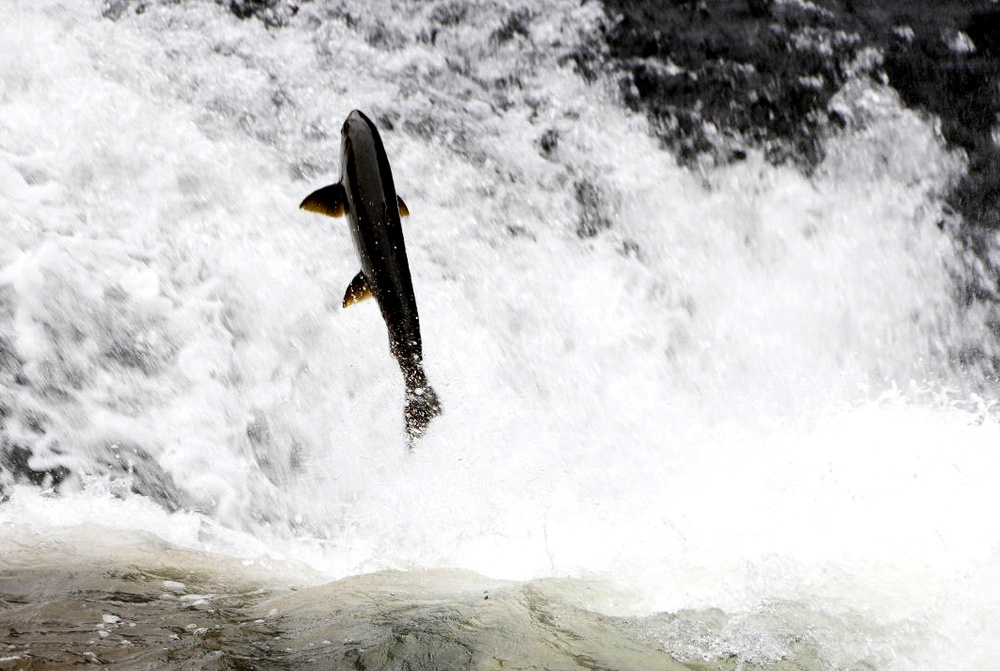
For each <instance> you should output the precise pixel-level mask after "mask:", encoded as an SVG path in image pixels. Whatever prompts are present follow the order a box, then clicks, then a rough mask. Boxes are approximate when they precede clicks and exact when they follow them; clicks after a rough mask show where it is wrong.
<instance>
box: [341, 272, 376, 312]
mask: <svg viewBox="0 0 1000 671" xmlns="http://www.w3.org/2000/svg"><path fill="white" fill-rule="evenodd" d="M371 297H372V288H371V287H370V286H368V280H366V279H365V272H364V271H363V270H362V271H360V272H358V274H357V275H355V276H354V279H353V280H351V283H350V284H348V285H347V291H346V292H345V293H344V307H345V308H347V307H350V306H352V305H354V304H355V303H360V302H361V301H363V300H365V299H366V298H371Z"/></svg>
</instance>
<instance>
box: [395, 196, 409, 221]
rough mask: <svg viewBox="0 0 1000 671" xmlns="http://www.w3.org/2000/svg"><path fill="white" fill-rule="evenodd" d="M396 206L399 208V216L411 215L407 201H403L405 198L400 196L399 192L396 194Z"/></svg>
mask: <svg viewBox="0 0 1000 671" xmlns="http://www.w3.org/2000/svg"><path fill="white" fill-rule="evenodd" d="M396 207H398V208H399V216H401V217H408V216H410V208H408V207H407V206H406V203H404V202H403V199H402V198H400V197H399V194H398V193H397V194H396Z"/></svg>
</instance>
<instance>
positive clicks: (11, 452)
mask: <svg viewBox="0 0 1000 671" xmlns="http://www.w3.org/2000/svg"><path fill="white" fill-rule="evenodd" d="M32 456H33V452H32V451H31V449H29V448H27V447H25V446H23V445H18V444H15V443H10V442H9V441H8V440H7V439H6V438H4V440H3V444H2V446H0V473H2V475H3V476H4V477H3V480H6V481H8V483H27V484H32V485H35V486H36V487H51V488H53V489H57V488H58V487H59V485H60V484H62V483H63V482H64V481H65V480H66V478H67V477H69V475H70V470H69V469H68V468H66V467H65V466H51V467H47V468H46V467H34V466H32V464H31V457H32ZM3 480H0V485H2V484H3ZM0 496H2V489H0Z"/></svg>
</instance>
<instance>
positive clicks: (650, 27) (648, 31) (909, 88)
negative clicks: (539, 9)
mask: <svg viewBox="0 0 1000 671" xmlns="http://www.w3.org/2000/svg"><path fill="white" fill-rule="evenodd" d="M604 10H605V14H606V16H607V17H608V22H607V26H606V28H605V35H604V38H605V39H606V42H607V45H608V48H607V52H606V54H605V53H601V52H600V50H598V49H594V48H592V47H591V46H585V47H582V48H581V49H579V50H578V52H577V53H576V54H574V56H573V58H572V60H574V61H575V63H576V64H577V68H578V70H579V71H580V72H581V74H582V75H583V76H585V77H589V76H590V75H589V74H588V73H593V72H596V71H599V70H601V69H602V68H603V70H604V71H607V70H609V69H610V70H611V71H612V72H617V73H619V75H620V76H621V78H622V92H623V98H624V100H625V101H626V103H627V104H628V105H629V106H630V107H631V108H632V109H634V110H636V111H639V112H642V113H644V114H645V115H647V116H648V117H649V119H650V120H651V122H652V125H653V127H654V129H655V132H656V133H657V135H658V137H659V138H660V140H661V141H662V142H663V143H664V145H666V146H667V147H669V148H671V149H672V150H673V151H674V152H675V153H676V154H677V156H678V158H679V160H680V161H681V162H682V163H688V164H694V163H697V162H700V161H704V160H705V157H706V156H707V157H711V159H714V160H715V161H716V162H721V163H725V162H730V161H734V160H740V159H742V158H743V157H745V155H746V151H747V150H748V149H751V148H753V149H757V150H762V151H763V152H764V155H765V156H766V157H767V159H768V160H769V161H771V162H772V163H776V164H778V163H792V164H794V165H797V166H798V167H799V168H800V169H802V170H803V171H804V172H806V173H807V174H808V173H809V172H811V171H812V169H813V168H815V166H816V165H818V163H819V162H820V161H822V159H823V139H824V137H825V136H826V135H828V134H830V133H831V132H835V131H836V130H838V129H839V128H841V127H843V126H844V125H845V123H846V120H845V119H844V118H843V117H842V116H841V115H840V114H839V113H838V112H837V111H836V110H835V109H831V108H830V102H831V98H832V96H833V95H834V94H835V93H836V92H837V91H838V89H840V87H841V86H842V85H843V84H844V83H845V81H846V80H847V78H848V77H851V76H856V75H857V74H861V75H862V76H864V75H865V74H867V75H868V76H870V77H872V78H874V79H876V80H877V81H879V82H887V83H888V84H889V85H890V86H892V87H893V88H894V89H895V90H896V91H898V92H899V95H900V98H901V100H902V101H903V102H904V104H906V105H907V106H909V107H910V108H913V109H916V110H919V111H923V112H926V113H929V114H932V115H934V116H936V117H937V118H938V119H940V122H941V132H942V135H943V137H944V139H945V140H946V141H947V142H948V144H949V145H950V146H951V147H954V148H956V149H960V150H962V151H963V152H965V154H966V156H967V157H968V171H967V174H966V175H965V176H964V177H963V178H962V180H961V181H960V182H959V183H958V184H957V185H956V186H955V187H954V188H953V190H952V191H951V193H950V194H948V195H947V201H948V204H949V205H950V207H951V208H953V209H954V211H955V212H956V213H957V214H959V215H961V217H960V221H961V223H960V225H959V226H957V227H955V230H954V233H955V235H956V239H957V240H958V241H959V243H960V244H961V245H963V246H965V248H966V249H968V250H970V251H971V252H972V254H973V257H974V259H975V260H974V261H972V263H973V265H976V264H980V265H982V267H984V268H986V269H988V273H987V275H988V276H987V277H986V278H983V277H982V276H981V275H980V274H979V273H977V272H972V271H970V272H968V273H965V279H963V280H961V282H964V283H965V284H964V286H959V288H958V290H959V292H960V294H961V295H960V298H963V299H964V300H966V301H968V302H970V303H971V302H976V301H982V302H986V303H988V304H989V305H990V306H991V307H990V309H991V310H993V311H994V312H995V313H997V318H996V324H997V325H996V327H995V329H994V330H995V331H996V332H997V333H998V334H1000V264H998V263H997V262H996V261H995V260H994V259H995V258H996V253H995V252H994V251H993V250H994V249H995V242H994V237H995V234H996V232H997V231H998V230H1000V146H998V140H997V137H996V136H997V134H1000V84H998V82H1000V5H997V4H996V3H995V1H994V0H942V1H941V2H935V3H914V2H912V1H911V0H810V2H808V3H798V2H790V1H789V2H782V1H777V0H718V1H717V2H712V3H708V4H705V5H701V4H699V3H697V2H690V1H687V0H664V1H660V0H605V2H604ZM871 52H873V53H878V54H880V58H875V59H871V58H865V57H862V56H863V55H864V54H865V53H871ZM865 68H867V69H865ZM963 356H965V355H963ZM969 356H971V357H972V358H975V357H974V356H973V355H969ZM960 358H961V357H960ZM965 358H969V357H965ZM987 358H988V357H987ZM979 360H980V361H982V357H980V359H979ZM961 365H964V364H961ZM987 367H989V364H987ZM992 369H993V370H995V371H998V373H997V374H998V377H1000V361H997V362H994V364H993V366H992Z"/></svg>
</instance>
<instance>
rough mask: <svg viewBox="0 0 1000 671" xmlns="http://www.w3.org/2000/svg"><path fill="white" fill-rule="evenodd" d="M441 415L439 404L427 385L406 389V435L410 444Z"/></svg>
mask: <svg viewBox="0 0 1000 671" xmlns="http://www.w3.org/2000/svg"><path fill="white" fill-rule="evenodd" d="M440 414H441V402H440V401H438V397H437V393H435V391H434V390H433V389H432V388H431V386H430V385H429V384H426V383H424V384H423V385H419V386H417V385H414V386H412V387H408V388H407V389H406V411H405V416H406V433H407V435H409V437H410V442H411V444H412V442H413V441H414V440H416V439H417V438H420V437H421V436H423V435H424V432H425V431H426V430H427V425H428V424H430V422H431V420H432V419H434V418H435V417H437V416H438V415H440Z"/></svg>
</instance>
